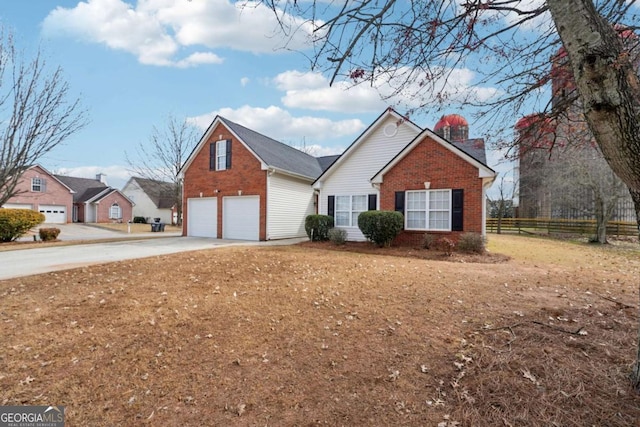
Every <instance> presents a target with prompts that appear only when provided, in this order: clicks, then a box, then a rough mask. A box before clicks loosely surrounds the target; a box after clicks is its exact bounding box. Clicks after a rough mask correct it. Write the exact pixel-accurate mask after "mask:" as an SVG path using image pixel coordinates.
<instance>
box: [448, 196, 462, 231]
mask: <svg viewBox="0 0 640 427" xmlns="http://www.w3.org/2000/svg"><path fill="white" fill-rule="evenodd" d="M463 214H464V190H462V189H459V190H451V231H462V228H463V227H462V224H463Z"/></svg>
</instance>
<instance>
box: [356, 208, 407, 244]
mask: <svg viewBox="0 0 640 427" xmlns="http://www.w3.org/2000/svg"><path fill="white" fill-rule="evenodd" d="M403 225H404V217H403V216H402V214H401V213H400V212H396V211H365V212H362V213H361V214H360V215H358V228H360V231H362V234H364V236H365V237H366V238H367V239H369V240H371V241H372V242H373V243H375V244H377V245H378V246H380V247H382V246H386V247H389V246H391V242H392V241H393V239H395V238H396V236H397V235H398V234H400V231H402V226H403Z"/></svg>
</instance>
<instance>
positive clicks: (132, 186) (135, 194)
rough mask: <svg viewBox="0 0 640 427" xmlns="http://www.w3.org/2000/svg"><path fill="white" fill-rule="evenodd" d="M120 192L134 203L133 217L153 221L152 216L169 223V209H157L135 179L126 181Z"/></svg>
mask: <svg viewBox="0 0 640 427" xmlns="http://www.w3.org/2000/svg"><path fill="white" fill-rule="evenodd" d="M122 193H123V194H124V195H125V196H127V197H128V198H129V199H131V200H132V201H133V202H134V203H135V204H134V205H133V216H134V217H136V216H141V217H144V218H149V221H153V219H154V218H160V222H164V223H165V224H171V219H172V218H171V209H158V208H157V207H156V204H155V203H154V202H153V200H151V199H150V198H149V196H148V195H147V193H145V192H144V191H143V190H142V188H140V186H139V185H138V184H137V183H136V182H135V181H131V182H129V183H127V185H125V186H124V188H123V189H122Z"/></svg>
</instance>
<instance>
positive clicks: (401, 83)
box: [273, 68, 498, 113]
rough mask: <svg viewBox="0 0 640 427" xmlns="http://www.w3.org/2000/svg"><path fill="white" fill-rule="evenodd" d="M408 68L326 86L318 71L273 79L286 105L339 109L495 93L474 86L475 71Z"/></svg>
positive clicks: (411, 104) (370, 109)
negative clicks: (432, 72) (429, 73)
mask: <svg viewBox="0 0 640 427" xmlns="http://www.w3.org/2000/svg"><path fill="white" fill-rule="evenodd" d="M410 71H411V70H410V69H408V68H404V69H397V70H395V73H394V75H393V76H392V77H388V76H386V75H383V76H379V77H378V78H377V79H376V80H375V81H374V82H373V84H371V83H369V82H363V83H361V84H354V83H353V82H350V81H347V80H340V81H336V82H334V84H333V85H332V86H329V80H328V79H327V78H326V77H324V76H323V75H322V74H320V73H315V72H307V73H304V72H300V71H296V70H293V71H286V72H284V73H281V74H279V75H278V76H276V77H275V78H274V79H273V83H274V84H275V86H276V87H277V88H278V89H280V90H282V91H284V92H285V95H284V96H283V97H282V102H283V104H284V105H285V106H286V107H289V108H304V109H309V110H316V111H334V112H343V113H369V112H378V111H382V110H383V109H384V108H386V107H387V106H389V105H393V106H399V108H411V107H419V106H421V105H427V106H428V105H436V104H437V102H438V97H437V96H436V94H438V95H441V96H442V98H444V99H447V100H448V101H450V102H458V103H460V102H463V101H465V100H469V99H472V100H473V101H474V102H482V101H486V100H488V99H490V98H492V97H495V96H496V95H497V94H498V91H497V90H496V89H495V88H492V87H477V86H474V83H473V80H474V78H475V73H473V72H472V71H471V70H468V69H455V70H450V71H449V72H448V74H447V76H446V78H444V77H443V78H440V79H436V80H428V79H427V78H426V76H425V75H421V74H419V73H414V74H413V75H412V76H411V78H407V76H408V74H409V73H410ZM421 81H423V82H424V81H428V82H429V84H428V85H425V84H421V83H420V82H421ZM396 88H399V89H400V90H396Z"/></svg>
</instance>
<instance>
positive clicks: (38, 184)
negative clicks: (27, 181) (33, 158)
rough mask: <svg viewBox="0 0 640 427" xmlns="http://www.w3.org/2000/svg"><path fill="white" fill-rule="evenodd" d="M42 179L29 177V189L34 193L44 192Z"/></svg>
mask: <svg viewBox="0 0 640 427" xmlns="http://www.w3.org/2000/svg"><path fill="white" fill-rule="evenodd" d="M44 189H45V186H44V179H42V178H31V191H33V192H35V193H44Z"/></svg>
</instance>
